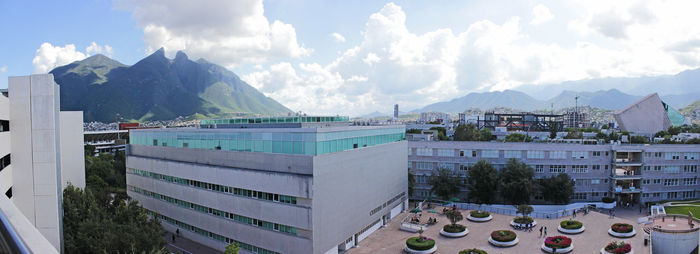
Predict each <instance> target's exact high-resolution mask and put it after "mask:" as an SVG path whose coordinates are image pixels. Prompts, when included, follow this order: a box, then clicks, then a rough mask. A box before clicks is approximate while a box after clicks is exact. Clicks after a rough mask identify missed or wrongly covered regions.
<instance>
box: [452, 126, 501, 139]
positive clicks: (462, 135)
mask: <svg viewBox="0 0 700 254" xmlns="http://www.w3.org/2000/svg"><path fill="white" fill-rule="evenodd" d="M491 136H492V135H491V130H489V129H482V130H479V129H477V128H476V125H474V124H471V123H470V124H460V125H459V126H457V128H455V135H454V140H455V141H490V140H491Z"/></svg>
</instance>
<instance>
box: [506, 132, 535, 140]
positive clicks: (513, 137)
mask: <svg viewBox="0 0 700 254" xmlns="http://www.w3.org/2000/svg"><path fill="white" fill-rule="evenodd" d="M506 142H532V137H530V136H526V135H525V134H522V133H511V134H508V136H506Z"/></svg>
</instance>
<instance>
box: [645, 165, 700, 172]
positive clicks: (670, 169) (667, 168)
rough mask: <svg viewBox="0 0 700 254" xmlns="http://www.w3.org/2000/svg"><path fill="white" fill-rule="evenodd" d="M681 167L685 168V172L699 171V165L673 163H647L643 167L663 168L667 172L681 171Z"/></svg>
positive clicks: (647, 168) (648, 169) (647, 169)
mask: <svg viewBox="0 0 700 254" xmlns="http://www.w3.org/2000/svg"><path fill="white" fill-rule="evenodd" d="M681 168H682V169H683V172H684V173H697V172H698V165H672V166H658V165H657V166H651V165H646V166H644V167H642V170H644V171H652V170H653V171H661V170H663V171H664V172H666V173H680V172H681Z"/></svg>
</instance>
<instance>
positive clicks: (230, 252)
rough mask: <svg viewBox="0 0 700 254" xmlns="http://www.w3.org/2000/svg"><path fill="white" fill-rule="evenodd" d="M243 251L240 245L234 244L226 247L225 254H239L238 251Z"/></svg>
mask: <svg viewBox="0 0 700 254" xmlns="http://www.w3.org/2000/svg"><path fill="white" fill-rule="evenodd" d="M240 250H241V245H240V244H238V243H237V242H232V243H231V244H229V245H228V246H226V250H224V254H238V251H240Z"/></svg>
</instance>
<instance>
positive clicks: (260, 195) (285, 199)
mask: <svg viewBox="0 0 700 254" xmlns="http://www.w3.org/2000/svg"><path fill="white" fill-rule="evenodd" d="M128 173H133V174H135V175H140V176H145V177H150V178H153V179H157V180H161V181H166V182H171V183H176V184H181V185H188V186H190V187H195V188H200V189H206V190H211V191H216V192H222V193H227V194H232V195H236V196H243V197H249V198H254V199H261V200H267V201H272V202H280V203H287V204H296V203H297V198H296V197H292V196H287V195H281V194H275V193H269V192H263V191H254V190H248V189H242V188H234V187H230V186H224V185H219V184H213V183H206V182H200V181H196V180H190V179H185V178H179V177H175V176H169V175H163V174H158V173H153V172H150V171H145V170H140V169H135V168H129V169H128Z"/></svg>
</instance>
